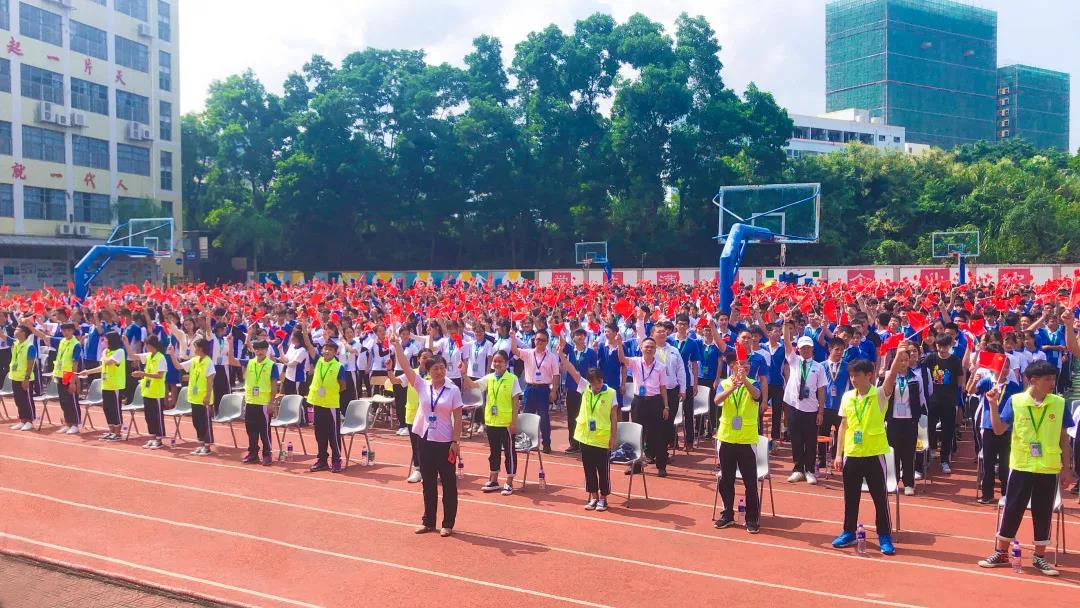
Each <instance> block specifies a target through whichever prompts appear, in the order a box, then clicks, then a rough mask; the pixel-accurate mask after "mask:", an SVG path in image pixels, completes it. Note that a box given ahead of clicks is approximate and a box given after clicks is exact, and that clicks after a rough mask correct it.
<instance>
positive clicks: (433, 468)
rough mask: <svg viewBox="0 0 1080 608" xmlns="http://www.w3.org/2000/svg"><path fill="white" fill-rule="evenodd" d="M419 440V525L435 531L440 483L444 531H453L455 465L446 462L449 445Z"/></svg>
mask: <svg viewBox="0 0 1080 608" xmlns="http://www.w3.org/2000/svg"><path fill="white" fill-rule="evenodd" d="M418 439H419V440H420V475H421V477H423V486H424V516H423V518H422V520H421V521H423V524H424V525H425V526H427V527H429V528H434V527H435V516H436V515H437V514H438V512H439V483H440V482H441V483H442V506H443V519H442V527H443V528H453V527H454V522H455V521H457V508H458V494H457V477H456V476H455V472H454V463H452V462H450V461H449V460H448V458H449V456H450V442H448V441H447V442H443V441H428V440H427V439H424V438H423V437H419V438H418Z"/></svg>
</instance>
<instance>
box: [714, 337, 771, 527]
mask: <svg viewBox="0 0 1080 608" xmlns="http://www.w3.org/2000/svg"><path fill="white" fill-rule="evenodd" d="M724 360H725V361H726V362H727V365H728V369H729V370H730V373H731V375H730V376H729V377H727V378H724V379H723V380H721V381H720V389H719V390H720V392H718V393H717V394H716V397H714V398H713V403H714V404H715V405H717V406H719V407H720V420H719V422H718V425H717V429H716V440H717V441H718V442H719V445H718V446H717V450H718V457H719V461H720V478H719V479H718V480H717V482H716V483H717V485H718V487H719V492H720V498H721V499H723V501H724V510H723V511H722V512H721V513H720V519H718V520H716V523H715V524H713V525H714V527H715V528H716V529H717V530H723V529H724V528H727V527H730V526H733V525H735V510H734V507H735V470H736V468H738V471H739V474H740V475H742V480H743V494H744V495H745V496H746V531H747V532H749V533H750V534H757V533H758V531H759V529H760V525H761V497H760V496H758V482H757V479H758V473H757V445H758V431H757V429H758V427H757V420H758V401H759V400H760V399H761V386H760V385H758V383H757V382H756V381H755V380H754V379H753V378H751V377H749V376H748V375H747V374H748V373H749V372H750V363H749V361H748V360H742V361H739V360H738V358H737V357H736V356H735V353H734V352H728V353H726V354H725V355H724Z"/></svg>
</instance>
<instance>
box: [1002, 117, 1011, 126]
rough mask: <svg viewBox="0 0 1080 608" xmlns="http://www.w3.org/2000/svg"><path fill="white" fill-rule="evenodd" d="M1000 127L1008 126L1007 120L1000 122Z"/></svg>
mask: <svg viewBox="0 0 1080 608" xmlns="http://www.w3.org/2000/svg"><path fill="white" fill-rule="evenodd" d="M1001 126H1003V127H1007V126H1009V119H1008V118H1006V119H1005V120H1003V121H1001Z"/></svg>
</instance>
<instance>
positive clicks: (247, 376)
mask: <svg viewBox="0 0 1080 608" xmlns="http://www.w3.org/2000/svg"><path fill="white" fill-rule="evenodd" d="M273 368H274V362H273V361H271V360H270V358H269V357H267V358H266V359H264V360H263V362H262V363H259V360H258V359H250V360H248V363H247V371H246V372H245V373H244V402H245V403H247V404H248V405H269V404H270V397H271V395H270V391H271V390H273V380H272V376H273V373H274V369H273Z"/></svg>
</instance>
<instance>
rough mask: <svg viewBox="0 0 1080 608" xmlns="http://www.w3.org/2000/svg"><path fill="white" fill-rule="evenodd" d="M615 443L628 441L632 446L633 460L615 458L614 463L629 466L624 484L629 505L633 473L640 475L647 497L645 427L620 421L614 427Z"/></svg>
mask: <svg viewBox="0 0 1080 608" xmlns="http://www.w3.org/2000/svg"><path fill="white" fill-rule="evenodd" d="M615 443H616V444H618V445H619V446H622V445H623V444H624V443H629V444H630V445H631V446H633V448H634V459H633V460H625V461H624V460H617V461H613V462H615V464H625V465H628V466H629V467H630V482H629V483H628V484H627V485H626V506H627V508H629V507H630V495H631V493H632V491H633V489H634V475H638V474H640V475H641V483H642V485H644V487H645V498H648V497H649V481H648V478H647V477H645V428H644V427H642V426H641V425H640V424H638V423H636V422H620V423H619V426H618V427H617V428H616V429H615Z"/></svg>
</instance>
